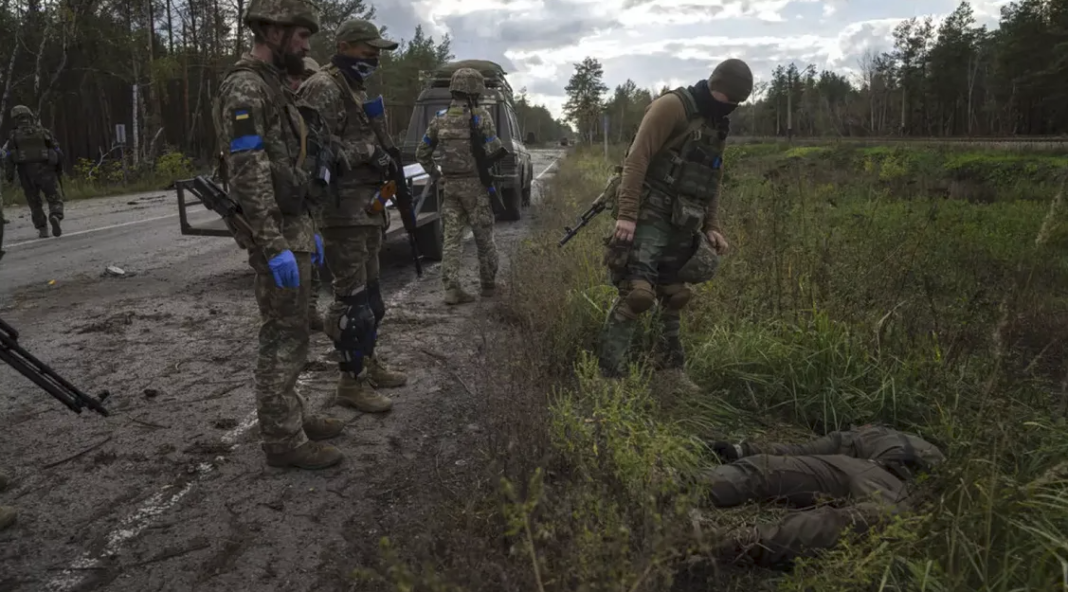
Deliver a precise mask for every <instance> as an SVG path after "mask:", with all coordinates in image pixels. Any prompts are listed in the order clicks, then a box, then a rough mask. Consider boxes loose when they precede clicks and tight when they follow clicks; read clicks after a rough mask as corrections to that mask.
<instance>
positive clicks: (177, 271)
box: [0, 150, 560, 592]
mask: <svg viewBox="0 0 1068 592" xmlns="http://www.w3.org/2000/svg"><path fill="white" fill-rule="evenodd" d="M559 155H560V153H559V152H557V151H549V150H546V151H538V152H536V155H535V165H534V168H535V174H538V173H541V172H542V171H544V170H545V169H546V168H547V167H548V166H549V165H550V164H551V163H552V162H553V160H554V159H555V158H557V157H558V156H559ZM551 175H552V172H551V171H549V172H548V173H547V174H546V175H544V176H543V177H542V179H543V180H544V179H546V178H548V177H549V176H551ZM538 189H539V188H538V184H535V187H534V203H535V207H534V208H532V209H531V210H528V212H536V209H537V205H536V204H537V201H538V195H537V193H538ZM529 215H530V214H528V217H527V219H525V220H524V221H520V222H518V223H499V224H498V226H497V229H496V230H497V242H498V246H499V248H500V250H501V253H502V267H505V268H506V266H507V265H508V260H507V252H508V251H509V249H510V248H511V246H512V245H514V244H516V243H517V241H519V240H520V239H521V238H522V237H523V236H524V235H525V233H526V232H527V228H528V225H529V224H528V220H529ZM174 233H175V234H177V229H174ZM207 240H214V239H207ZM466 255H467V257H466V259H467V260H466V262H465V266H464V273H465V280H466V281H467V282H469V285H475V283H476V282H477V279H476V275H475V269H476V263H475V258H474V246H473V244H470V242H469V243H468V245H467V248H466ZM407 257H408V252H407V250H406V245H405V243H404V241H393V242H391V243H390V244H389V245H388V247H387V249H386V251H385V252H384V253H383V267H384V275H383V286H384V292H385V295H386V297H387V300H388V312H387V316H386V319H385V321H384V325H383V328H382V338H381V341H380V344H381V345H380V348H381V351H382V355H383V357H384V359H386V360H387V361H388V362H390V363H391V364H392V365H395V366H398V367H401V368H404V369H405V371H406V372H407V373H408V374H409V384H408V385H407V386H405V387H402V388H400V389H391V390H390V391H389V393H388V394H389V395H390V396H391V397H393V398H394V401H395V407H394V410H393V411H392V412H391V413H389V414H387V415H386V416H370V415H362V414H359V413H357V412H353V411H349V410H346V409H341V408H330V409H329V412H330V413H331V414H334V415H335V416H337V417H341V418H344V419H346V420H347V421H348V422H349V426H348V428H347V430H346V432H345V434H344V435H343V436H342V437H341V438H340V439H339V440H338V441H337V445H338V446H339V448H341V449H342V451H343V452H345V453H346V455H347V458H346V460H345V462H344V463H343V464H342V465H340V466H339V467H335V468H333V469H329V470H326V471H321V472H298V471H285V470H279V469H271V468H268V467H266V465H265V464H264V463H263V455H262V452H261V451H260V449H259V444H258V438H257V428H256V426H255V415H254V413H253V409H254V405H253V399H252V391H251V381H252V377H251V361H252V360H253V359H254V348H255V332H256V330H257V313H256V310H255V303H254V302H253V300H252V297H251V293H250V285H251V277H252V276H251V274H250V272H248V271H247V266H245V265H244V262H243V261H242V258H241V256H240V254H239V253H236V252H235V253H233V254H232V255H230V256H227V257H225V258H220V257H219V256H218V254H217V253H214V252H207V253H204V252H197V253H194V254H192V255H191V256H190V257H189V258H187V259H183V260H180V261H177V262H175V261H170V262H168V264H167V265H166V266H165V267H162V268H160V269H155V270H146V271H145V272H144V273H142V274H139V275H134V276H132V277H126V278H110V277H98V278H82V279H78V280H74V281H71V282H65V283H63V284H62V285H59V286H58V287H47V286H44V287H34V288H31V289H25V290H21V291H19V292H17V293H16V294H15V295H14V298H13V299H12V300H11V301H10V302H9V303H6V305H5V307H4V308H2V309H0V314H2V315H3V317H4V318H5V320H7V321H8V322H10V323H12V324H13V325H15V326H16V327H18V328H19V329H20V330H21V331H22V332H23V337H22V339H21V341H22V342H23V344H24V346H25V347H27V348H28V349H31V350H32V351H34V352H35V353H37V354H38V355H39V357H41V358H43V359H45V360H47V361H49V362H52V363H53V364H54V365H55V366H56V367H57V369H59V370H60V371H61V372H62V373H63V374H64V375H65V376H67V377H68V378H70V379H72V380H74V381H76V382H78V383H79V384H81V385H84V386H85V387H86V388H87V389H88V390H92V391H93V392H95V390H97V389H99V388H104V387H106V388H109V389H110V390H112V392H113V393H114V394H113V397H112V398H111V399H110V400H109V405H108V406H109V408H111V409H112V411H113V416H112V417H109V418H101V417H99V416H95V415H92V414H83V415H82V416H76V415H74V414H72V413H70V412H69V411H68V410H66V408H64V407H62V406H61V405H60V404H59V403H58V402H56V401H54V400H53V399H51V398H50V397H48V396H47V394H45V393H43V392H41V391H39V390H37V389H36V388H35V387H33V386H32V385H31V384H29V383H28V382H27V381H25V380H24V379H22V378H21V377H19V376H17V375H15V374H14V373H13V372H12V371H11V370H10V369H8V368H7V367H0V450H2V453H0V470H5V471H7V472H8V473H9V474H10V475H11V476H12V477H13V478H14V483H13V486H12V487H11V488H10V489H9V490H8V491H6V492H3V493H0V504H8V505H15V506H17V507H18V508H19V511H20V517H19V522H18V524H17V526H16V527H14V528H13V529H11V530H9V531H7V532H4V533H2V534H0V589H2V590H5V591H7V590H10V591H12V592H15V591H30V590H50V591H61V590H62V591H72V590H77V591H89V590H109V591H110V590H115V591H134V590H136V591H139V592H140V591H151V590H224V589H229V590H251V589H255V590H287V591H290V590H294V591H297V590H349V589H350V588H351V586H352V582H351V581H349V580H348V579H347V575H348V574H349V573H350V572H351V570H353V569H354V568H357V567H360V566H366V564H367V563H368V562H370V561H373V559H374V557H375V556H376V555H377V547H378V542H379V539H380V538H381V537H382V536H395V535H397V534H398V533H401V532H403V534H404V536H405V537H411V536H415V535H417V534H418V531H419V525H420V524H422V523H425V522H426V521H427V520H429V519H431V517H430V516H429V515H428V513H429V512H432V511H433V509H434V507H435V506H437V505H438V504H439V502H441V501H449V500H452V499H453V496H455V495H456V494H455V493H453V492H454V491H456V490H457V488H456V487H455V484H456V483H460V482H462V481H463V480H465V479H470V478H473V475H474V474H475V473H476V472H477V463H478V462H479V458H478V455H477V452H476V444H475V443H476V442H477V440H478V438H479V433H480V432H481V430H483V426H482V425H480V418H479V417H477V414H476V409H477V406H476V405H474V404H473V403H474V401H475V399H476V398H477V397H478V392H479V389H478V387H479V385H478V382H477V378H478V374H479V371H480V370H479V368H477V366H478V364H477V362H475V361H473V360H477V359H478V358H479V357H480V356H481V353H482V352H481V351H480V348H481V347H484V346H483V345H482V342H481V341H480V340H478V339H476V338H474V337H473V336H475V335H479V334H481V333H482V332H483V331H485V330H486V323H487V319H489V318H490V317H491V314H490V311H491V310H492V307H493V304H492V303H475V304H471V305H467V306H465V307H460V308H447V307H445V306H444V305H443V304H442V289H441V284H440V276H439V268H438V265H436V264H432V265H426V266H424V275H423V278H422V279H421V280H418V281H416V280H415V279H414V269H413V268H412V266H411V265H410V264H409V263H408V262H407ZM321 298H323V297H321ZM324 301H325V298H324ZM329 349H330V346H329V342H328V341H327V340H326V339H325V337H323V336H322V335H321V334H317V335H315V336H314V337H313V341H312V357H313V359H312V360H311V361H310V363H309V366H308V368H307V369H306V372H305V373H304V374H303V375H302V381H301V389H302V391H303V393H304V395H305V396H306V398H307V399H309V401H310V402H311V404H312V405H313V406H320V405H322V404H323V403H325V402H326V400H327V398H328V397H329V395H330V392H331V390H332V387H333V385H334V380H335V376H336V375H335V369H334V367H333V366H332V365H331V364H329V363H327V362H326V361H325V360H324V359H323V356H324V355H325V354H326V353H327V352H328V351H329Z"/></svg>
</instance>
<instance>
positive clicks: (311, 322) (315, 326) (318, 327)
mask: <svg viewBox="0 0 1068 592" xmlns="http://www.w3.org/2000/svg"><path fill="white" fill-rule="evenodd" d="M325 326H326V325H324V324H323V315H321V314H319V311H317V310H314V309H313V310H309V311H308V330H309V331H311V332H312V333H316V332H322V330H323V328H324V327H325Z"/></svg>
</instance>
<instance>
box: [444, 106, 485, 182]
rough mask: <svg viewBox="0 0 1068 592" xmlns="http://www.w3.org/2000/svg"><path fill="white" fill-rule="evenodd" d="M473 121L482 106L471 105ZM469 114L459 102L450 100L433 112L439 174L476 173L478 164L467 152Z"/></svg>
mask: <svg viewBox="0 0 1068 592" xmlns="http://www.w3.org/2000/svg"><path fill="white" fill-rule="evenodd" d="M473 114H474V117H475V125H478V118H479V117H482V116H484V115H483V113H482V110H481V109H480V108H478V107H475V110H474V113H473ZM471 116H472V112H470V111H467V110H466V109H464V106H463V105H462V104H458V103H457V102H455V101H454V102H453V103H452V104H451V105H449V108H448V109H443V110H441V111H438V112H437V115H436V116H435V117H436V118H437V120H438V146H437V148H438V149H439V150H441V157H440V158H438V159H436V160H435V162H437V165H438V167H440V168H441V174H443V175H446V176H449V177H477V176H478V165H477V164H476V163H475V155H474V153H473V152H471Z"/></svg>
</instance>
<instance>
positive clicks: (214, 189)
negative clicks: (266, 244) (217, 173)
mask: <svg viewBox="0 0 1068 592" xmlns="http://www.w3.org/2000/svg"><path fill="white" fill-rule="evenodd" d="M178 183H181V184H182V188H183V189H185V190H187V191H189V192H190V193H192V194H193V195H194V196H196V198H197V199H199V200H200V203H202V204H204V207H206V208H208V209H209V210H211V211H213V212H215V213H216V214H218V215H219V216H221V217H222V219H223V223H224V224H226V228H227V229H228V230H229V231H230V234H232V235H234V240H235V241H237V244H238V245H240V246H241V248H242V249H250V248H252V247H254V246H255V244H256V243H255V241H254V240H253V239H252V237H253V233H252V226H250V225H249V223H248V220H246V219H245V213H244V211H243V210H242V209H241V204H239V203H237V202H236V201H234V200H233V199H231V198H230V196H229V195H227V194H226V192H225V191H223V189H222V187H219V185H218V184H217V183H215V181H212V180H211V179H210V178H208V177H206V176H204V175H197V176H196V177H193V178H192V179H189V180H183V181H178Z"/></svg>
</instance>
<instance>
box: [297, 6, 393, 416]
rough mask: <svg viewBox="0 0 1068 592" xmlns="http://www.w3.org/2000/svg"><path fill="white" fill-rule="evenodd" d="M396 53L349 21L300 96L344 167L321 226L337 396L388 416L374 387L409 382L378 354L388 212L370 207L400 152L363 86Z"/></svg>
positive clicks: (363, 25)
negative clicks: (387, 139) (333, 141)
mask: <svg viewBox="0 0 1068 592" xmlns="http://www.w3.org/2000/svg"><path fill="white" fill-rule="evenodd" d="M396 48H397V43H396V42H395V41H390V40H388V39H384V38H383V37H382V35H381V33H380V32H379V30H378V27H376V26H375V25H374V24H373V23H371V22H370V21H367V20H363V19H353V20H348V21H345V22H344V23H342V24H341V26H340V27H338V30H337V53H336V54H335V55H334V57H333V58H331V60H330V65H328V66H325V67H323V68H322V69H320V70H319V71H318V72H316V73H315V74H314V75H313V76H312V77H311V78H309V79H308V80H307V81H306V82H305V83H304V84H303V85H302V86H301V88H300V96H301V98H302V99H303V100H304V101H306V102H307V103H308V104H309V105H310V106H311V107H312V108H314V109H316V110H317V111H318V112H319V114H320V116H321V117H322V119H323V122H324V126H325V127H326V129H327V130H329V133H330V134H332V135H334V136H336V137H337V138H339V139H340V147H339V151H340V152H341V153H342V158H341V160H343V161H344V162H345V163H347V165H346V170H343V171H340V172H339V174H338V175H337V176H336V178H335V179H334V181H333V182H332V183H331V187H330V189H331V191H330V192H329V195H327V196H326V198H325V200H324V203H323V208H322V214H321V226H322V229H323V230H322V232H323V239H324V245H325V251H326V263H327V265H328V266H329V268H330V271H331V273H332V274H333V275H334V281H333V291H334V302H332V303H331V305H330V307H329V309H328V310H327V314H326V318H325V319H324V322H323V326H324V327H323V331H324V332H325V333H326V334H327V336H329V337H330V338H331V339H332V340H333V341H334V347H335V348H336V349H337V352H338V355H339V357H340V360H341V361H340V362H339V364H338V369H339V376H338V385H337V397H336V399H335V402H336V403H337V404H340V405H345V406H349V407H354V408H356V409H359V410H360V411H364V412H369V413H381V412H385V411H389V410H390V409H391V408H392V406H393V403H392V401H390V399H389V398H387V397H385V396H383V395H382V394H380V393H378V392H377V391H376V390H375V389H376V388H391V387H399V386H403V385H404V384H405V383H407V381H408V378H407V377H406V376H405V375H404V374H401V373H400V372H397V371H396V370H392V369H390V368H389V367H388V366H387V365H386V364H385V363H384V362H383V361H382V359H381V356H379V355H377V354H376V353H375V344H376V342H377V339H378V326H379V324H380V323H381V321H382V318H383V317H384V316H385V314H386V305H385V301H384V300H383V299H382V289H381V285H380V284H379V265H378V255H379V251H381V249H382V239H383V232H382V229H383V226H384V222H385V217H384V212H385V210H382V211H380V212H378V213H372V212H373V210H372V209H371V208H372V201H374V200H375V194H376V193H377V192H378V191H379V190H380V189H381V188H382V186H383V183H384V182H385V180H386V178H387V175H388V173H389V172H390V170H391V169H390V167H392V166H399V162H400V154H399V151H397V150H396V148H393V147H392V146H389V147H387V146H385V145H384V144H383V142H384V139H383V135H382V134H381V133H380V130H376V127H375V122H374V121H372V119H373V118H379V117H380V116H381V115H382V113H383V105H382V102H381V97H378V99H376V100H375V101H367V91H366V90H365V83H366V81H367V79H368V78H369V77H370V76H371V75H372V74H373V73H374V71H375V69H376V68H377V67H378V59H379V56H380V54H381V52H382V51H383V50H387V51H388V50H393V49H396Z"/></svg>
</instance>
